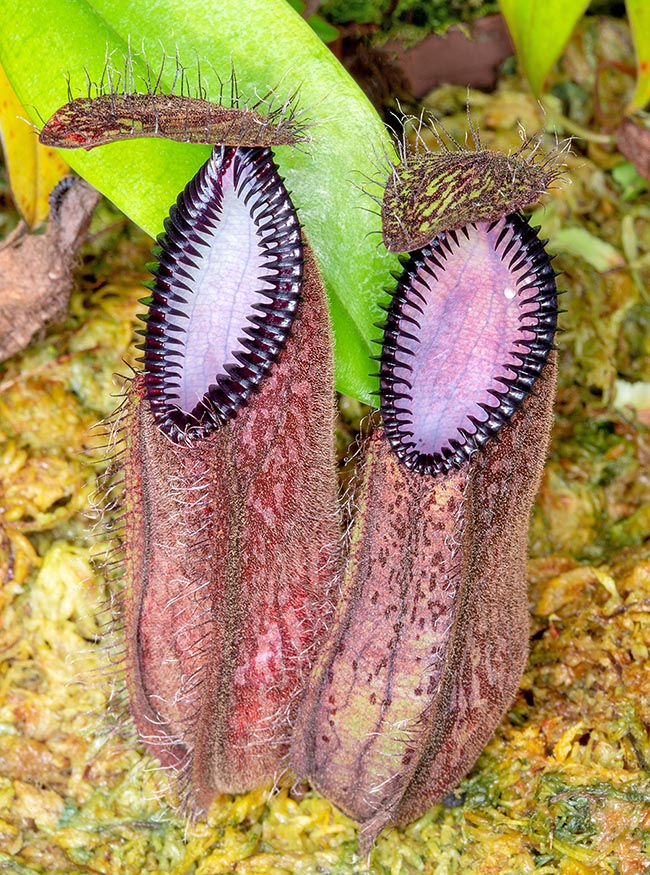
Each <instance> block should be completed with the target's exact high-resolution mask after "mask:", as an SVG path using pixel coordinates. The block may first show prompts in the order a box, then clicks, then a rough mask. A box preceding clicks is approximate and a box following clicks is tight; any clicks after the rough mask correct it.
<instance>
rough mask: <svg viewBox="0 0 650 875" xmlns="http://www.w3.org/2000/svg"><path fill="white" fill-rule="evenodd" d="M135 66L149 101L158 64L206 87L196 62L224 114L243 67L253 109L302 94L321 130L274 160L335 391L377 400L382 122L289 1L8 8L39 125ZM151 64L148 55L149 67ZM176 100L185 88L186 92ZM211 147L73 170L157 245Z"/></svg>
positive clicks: (112, 149) (8, 43)
mask: <svg viewBox="0 0 650 875" xmlns="http://www.w3.org/2000/svg"><path fill="white" fill-rule="evenodd" d="M129 51H130V52H131V56H132V67H133V75H134V77H135V87H136V90H141V91H142V90H145V87H144V84H143V78H144V77H145V76H146V62H148V64H149V65H150V67H151V68H152V70H153V71H154V72H153V77H154V80H155V77H156V76H157V70H158V68H159V67H160V62H161V57H162V54H163V52H164V53H165V55H166V57H167V64H166V66H165V69H164V71H163V74H162V80H161V82H162V85H163V87H164V89H165V90H170V89H171V86H172V82H173V78H174V71H175V63H174V57H175V55H176V53H177V52H178V56H179V57H180V60H181V62H182V63H183V64H184V65H185V66H186V68H187V75H188V76H189V78H190V80H191V81H192V82H193V83H194V85H196V69H197V61H198V62H200V69H201V80H202V84H203V85H206V84H207V87H208V96H209V97H212V99H214V100H217V99H218V95H219V85H218V80H217V74H219V75H220V76H221V78H222V79H224V80H226V81H227V80H228V79H229V77H230V70H231V65H232V67H234V69H235V71H236V74H237V79H238V83H239V88H240V92H241V94H242V95H243V96H247V95H250V96H251V97H254V96H255V95H256V94H259V95H262V94H265V93H266V92H267V91H268V90H269V88H274V89H275V91H276V92H277V94H278V98H279V99H280V100H284V99H285V98H286V97H287V96H288V95H289V94H290V93H292V92H293V91H295V89H296V88H297V87H300V98H299V101H300V106H301V107H303V108H305V109H306V110H307V115H308V117H309V118H310V119H311V120H313V123H314V124H313V129H312V136H313V141H312V142H311V143H309V144H307V145H306V146H305V147H304V148H303V149H302V150H298V149H291V148H290V147H286V146H285V147H281V148H277V149H276V150H275V153H276V159H277V163H278V165H279V166H280V170H281V172H282V174H283V176H284V177H285V179H286V183H287V187H288V189H289V191H290V192H291V194H292V198H293V200H294V203H295V204H296V206H297V208H298V210H299V213H300V218H301V221H302V223H303V225H304V228H305V231H306V233H307V235H308V237H309V240H310V243H311V245H312V247H313V249H314V252H315V254H316V257H317V259H318V262H319V264H320V267H321V270H322V272H323V277H324V280H325V283H326V287H327V290H328V294H329V298H330V310H331V315H332V323H333V326H334V330H335V343H336V362H337V386H338V388H339V389H340V390H341V391H344V392H346V393H348V394H350V395H353V396H355V397H357V398H360V399H362V400H366V401H367V400H369V398H370V392H371V391H372V390H373V389H374V388H375V381H374V380H373V379H371V378H370V377H369V376H368V374H369V373H371V372H372V371H373V370H375V366H374V365H373V363H372V362H371V361H370V360H369V356H370V355H371V354H373V353H374V351H375V350H374V349H373V348H372V346H373V345H372V344H371V341H372V339H373V338H376V337H377V335H378V332H377V329H376V328H373V322H374V321H375V320H376V319H377V318H378V317H379V315H380V311H379V310H378V308H377V301H378V299H379V298H381V297H382V295H383V289H384V287H385V285H386V284H387V283H388V282H389V278H390V277H389V272H390V270H391V269H394V268H396V267H397V262H396V259H395V257H394V256H390V255H388V254H387V253H386V252H385V251H384V250H383V248H382V246H381V244H380V240H381V236H380V232H381V221H380V218H379V216H378V215H377V214H376V213H374V212H369V209H370V208H371V207H372V201H370V199H369V198H368V197H366V196H365V195H364V194H363V193H362V192H361V191H360V190H359V187H360V186H363V185H364V184H365V179H364V176H373V177H376V176H377V170H376V164H377V163H378V162H379V161H381V159H382V157H383V156H384V155H386V154H389V155H391V156H392V154H393V152H392V146H391V143H390V139H389V137H388V135H387V133H386V131H385V129H384V126H383V125H382V123H381V121H380V119H379V117H378V116H377V114H376V112H375V111H374V109H373V108H372V106H371V105H370V103H369V102H368V101H367V100H366V98H365V97H364V95H363V94H362V92H361V91H360V90H359V88H358V87H357V85H356V84H355V83H354V82H353V80H352V79H351V78H350V76H349V75H348V74H347V72H346V71H345V70H344V69H343V67H342V66H341V65H340V64H339V63H338V61H337V60H336V59H335V58H334V57H333V55H332V54H331V53H330V51H329V50H328V49H327V48H326V46H324V45H323V43H322V42H321V41H320V40H319V39H318V37H317V36H316V35H315V34H314V32H313V31H312V30H311V29H310V28H309V27H308V26H307V24H306V23H305V22H304V21H303V20H302V19H301V18H300V16H299V15H297V14H296V13H295V12H294V11H293V10H292V9H291V8H290V6H289V5H288V4H287V3H286V2H285V0H246V3H241V2H239V0H184V2H183V3H179V2H178V0H138V2H137V3H134V2H133V0H39V3H36V4H30V5H28V6H26V5H25V4H24V3H23V2H22V0H2V3H0V63H2V64H3V65H4V68H5V70H6V72H7V75H8V77H9V79H10V81H11V82H12V84H13V86H14V88H15V90H16V92H17V93H18V96H19V97H20V99H21V100H22V102H23V104H24V105H25V106H26V107H27V108H28V109H29V111H30V113H31V114H32V116H33V118H34V120H35V121H37V122H40V119H39V116H40V117H41V119H47V118H48V117H49V116H50V115H51V114H52V113H53V112H54V111H55V110H56V109H58V108H59V107H60V106H62V105H63V104H64V103H66V102H67V100H68V86H67V78H68V77H69V79H70V84H71V88H72V92H73V95H74V96H87V86H86V77H88V78H89V80H90V81H92V82H100V80H101V78H102V74H103V73H104V68H105V59H106V57H107V55H109V56H110V57H111V59H112V62H113V65H114V66H118V67H119V65H120V64H121V63H122V62H123V59H124V57H125V56H126V55H127V54H129ZM143 52H144V53H145V54H146V62H145V58H143ZM177 91H178V85H177ZM208 154H209V147H206V146H198V145H192V144H189V145H188V144H183V143H176V142H168V141H165V140H133V141H130V142H129V141H125V142H120V143H113V144H111V145H108V146H103V147H101V148H98V149H96V150H94V151H92V152H88V153H86V152H82V151H67V152H66V153H65V158H66V160H67V161H68V162H69V163H70V164H71V165H72V166H73V167H74V169H75V170H77V171H78V172H79V173H80V174H81V175H82V176H84V177H85V178H86V179H87V180H88V181H89V182H90V183H91V184H92V185H94V186H96V187H97V188H98V189H99V190H100V191H102V192H103V193H104V194H106V195H107V196H108V197H109V198H110V199H111V200H112V201H114V203H115V204H117V206H118V207H119V208H120V209H122V210H123V211H124V212H125V213H126V214H127V215H129V216H130V217H131V218H132V219H133V220H134V221H135V222H136V223H137V224H139V225H140V226H141V227H142V228H144V229H145V230H146V231H148V232H149V233H150V234H152V235H155V234H157V233H159V232H160V231H161V229H162V224H163V220H164V218H165V216H166V215H167V212H168V210H169V207H170V205H171V204H172V203H173V202H174V201H175V200H176V196H177V194H178V192H179V191H181V189H182V188H183V187H184V185H185V184H186V183H187V181H188V180H189V179H190V178H191V177H192V176H193V175H194V173H195V172H196V170H197V169H198V168H199V166H200V165H201V164H202V163H203V161H204V160H205V159H206V158H207V156H208Z"/></svg>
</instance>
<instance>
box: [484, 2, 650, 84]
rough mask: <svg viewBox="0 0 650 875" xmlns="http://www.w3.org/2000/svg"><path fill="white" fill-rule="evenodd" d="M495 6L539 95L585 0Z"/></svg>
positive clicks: (522, 66) (509, 3)
mask: <svg viewBox="0 0 650 875" xmlns="http://www.w3.org/2000/svg"><path fill="white" fill-rule="evenodd" d="M640 2H645V0H640ZM499 5H500V6H501V11H502V12H503V16H504V18H505V20H506V23H507V25H508V29H509V30H510V35H511V37H512V41H513V43H514V44H515V49H516V50H517V57H518V58H519V63H520V65H521V69H522V71H523V73H524V75H525V76H526V78H527V79H528V81H529V82H530V87H531V88H532V89H533V93H534V94H535V95H536V96H539V94H540V92H541V90H542V86H543V85H544V80H545V79H546V77H547V75H548V73H549V71H550V69H551V67H552V66H553V64H554V63H555V62H556V61H557V59H558V58H559V57H560V55H561V53H562V50H563V49H564V46H565V45H566V44H567V42H568V39H569V37H570V36H571V32H572V31H573V28H574V27H575V26H576V23H577V21H578V19H579V18H580V16H581V15H582V14H583V12H584V11H585V9H586V8H587V6H588V5H589V0H499Z"/></svg>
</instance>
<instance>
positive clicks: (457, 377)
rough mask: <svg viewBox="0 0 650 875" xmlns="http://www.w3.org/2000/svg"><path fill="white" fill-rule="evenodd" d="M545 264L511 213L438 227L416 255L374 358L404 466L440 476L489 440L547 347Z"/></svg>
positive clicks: (549, 301) (551, 288)
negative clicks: (458, 226)
mask: <svg viewBox="0 0 650 875" xmlns="http://www.w3.org/2000/svg"><path fill="white" fill-rule="evenodd" d="M556 323H557V290H556V286H555V272H554V270H553V268H552V267H551V259H550V258H549V256H548V255H547V254H546V252H545V250H544V247H543V245H542V242H541V241H540V240H539V238H538V237H537V235H536V233H535V232H534V231H533V230H532V229H531V228H530V226H529V225H528V223H527V222H526V221H525V220H524V219H523V218H521V217H520V216H518V215H516V214H512V215H509V216H506V217H504V218H502V219H500V220H498V221H496V222H491V223H482V224H471V225H467V226H466V227H464V228H461V229H460V230H459V231H447V232H444V233H442V234H440V235H438V236H437V237H435V238H434V240H433V241H432V242H431V243H430V244H429V245H428V246H425V247H423V248H422V249H420V250H418V251H417V252H414V253H413V254H412V255H411V257H410V258H409V260H408V262H407V263H406V264H405V267H404V272H403V273H402V276H401V278H400V279H399V282H398V284H397V288H396V289H395V291H394V293H393V299H392V302H391V305H390V307H389V308H388V318H387V320H386V323H385V326H384V341H383V346H382V354H381V357H380V361H381V367H380V373H379V378H380V392H379V394H380V399H381V412H382V418H383V422H384V428H385V432H386V436H387V437H388V439H389V440H390V443H391V445H392V447H393V450H394V451H395V452H396V454H397V455H398V457H399V458H400V459H401V460H402V461H403V462H404V464H405V465H407V467H409V468H411V469H412V470H415V471H419V472H421V473H425V474H442V473H446V472H447V471H449V470H450V469H451V468H458V467H460V466H461V465H462V464H463V463H464V462H465V461H467V459H469V458H470V457H471V456H472V454H473V453H474V452H475V451H476V450H477V449H478V448H479V447H481V446H482V445H483V444H484V443H485V442H486V441H488V440H489V439H490V438H492V437H494V436H495V435H496V434H497V433H498V431H499V429H500V428H501V427H502V426H503V425H504V424H505V423H506V422H507V421H508V420H509V419H510V417H511V416H512V414H513V413H514V411H515V410H516V409H517V408H518V407H519V406H520V405H521V403H522V402H523V400H524V398H525V397H526V396H527V395H528V393H529V392H530V391H531V389H532V387H533V384H534V382H535V380H537V379H538V377H539V376H540V374H541V372H542V369H543V367H544V365H545V363H546V360H547V358H548V354H549V351H550V350H551V349H552V348H553V338H554V335H555V329H556Z"/></svg>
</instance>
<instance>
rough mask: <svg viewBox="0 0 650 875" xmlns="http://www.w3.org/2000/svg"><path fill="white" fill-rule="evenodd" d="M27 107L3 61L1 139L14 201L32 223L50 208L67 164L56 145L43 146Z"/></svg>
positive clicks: (0, 95)
mask: <svg viewBox="0 0 650 875" xmlns="http://www.w3.org/2000/svg"><path fill="white" fill-rule="evenodd" d="M26 117H27V110H26V109H25V107H24V106H23V105H22V103H21V102H20V101H19V100H18V97H17V96H16V92H15V91H14V90H13V88H12V87H11V84H10V82H9V80H8V79H7V77H6V75H5V72H4V70H3V69H2V66H1V65H0V141H1V142H2V146H3V148H4V154H5V161H6V165H7V171H8V173H9V183H10V184H11V193H12V195H13V199H14V203H15V204H16V206H17V207H18V210H19V211H20V214H21V215H22V217H23V219H24V220H25V221H26V222H27V224H28V225H29V226H30V227H32V228H33V227H34V226H35V225H38V224H39V222H42V221H43V219H45V218H46V216H47V214H48V212H49V209H50V207H49V202H48V198H49V196H50V192H51V191H52V189H53V188H54V186H55V185H56V184H57V182H58V181H59V180H60V179H61V178H62V177H63V176H65V175H66V173H68V165H67V164H66V163H65V161H62V160H61V158H60V157H59V156H58V155H57V154H56V152H55V151H54V150H53V149H48V148H46V147H45V146H41V144H40V143H39V142H38V140H37V138H36V135H35V133H34V131H33V130H32V128H31V127H30V126H29V125H27V124H25V118H26Z"/></svg>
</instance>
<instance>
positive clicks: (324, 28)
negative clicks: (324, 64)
mask: <svg viewBox="0 0 650 875" xmlns="http://www.w3.org/2000/svg"><path fill="white" fill-rule="evenodd" d="M287 3H288V4H289V6H291V8H292V9H295V10H296V12H299V13H300V15H302V14H303V12H304V10H305V4H304V3H303V0H287ZM307 24H308V25H309V26H310V27H311V29H312V30H313V31H314V33H315V34H316V36H317V37H318V38H319V39H321V40H323V42H324V43H332V42H334V40H335V39H338V36H339V32H338V30H337V29H336V28H335V27H332V25H331V24H329V22H327V21H325V19H324V18H321V16H320V15H310V16H309V18H308V19H307Z"/></svg>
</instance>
